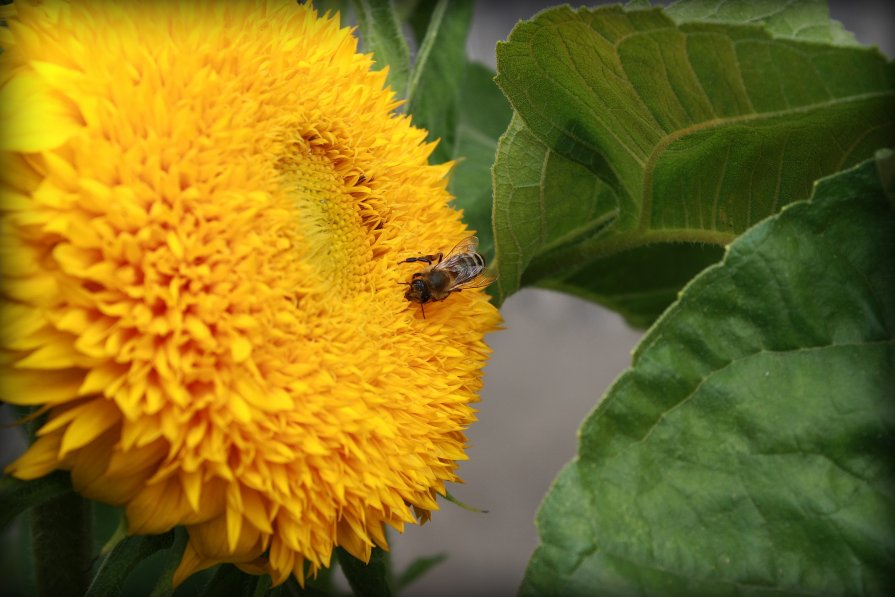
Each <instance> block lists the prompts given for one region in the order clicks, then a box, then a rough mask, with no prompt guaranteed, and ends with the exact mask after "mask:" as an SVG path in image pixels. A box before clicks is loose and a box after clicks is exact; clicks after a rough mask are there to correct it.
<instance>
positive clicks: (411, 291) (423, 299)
mask: <svg viewBox="0 0 895 597" xmlns="http://www.w3.org/2000/svg"><path fill="white" fill-rule="evenodd" d="M404 298H406V299H407V300H408V301H410V302H412V303H419V304H421V305H422V304H423V303H428V302H429V299H430V298H431V295H430V294H429V287H428V286H427V285H426V282H425V281H424V280H423V279H422V278H416V279H414V280H413V281H412V282H410V284H409V285H408V287H407V292H405V293H404Z"/></svg>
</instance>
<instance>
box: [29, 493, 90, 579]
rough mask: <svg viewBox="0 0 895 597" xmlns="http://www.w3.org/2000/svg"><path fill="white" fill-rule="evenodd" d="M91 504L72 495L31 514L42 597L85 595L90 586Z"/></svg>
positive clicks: (37, 575) (59, 497) (65, 496)
mask: <svg viewBox="0 0 895 597" xmlns="http://www.w3.org/2000/svg"><path fill="white" fill-rule="evenodd" d="M91 515H92V510H91V506H90V504H89V503H88V502H87V500H85V499H84V498H83V497H81V496H80V495H78V494H77V493H74V492H73V491H68V492H65V493H62V494H60V495H58V496H56V497H54V498H53V499H51V500H48V501H45V502H43V503H41V504H40V505H38V506H35V507H34V508H33V509H32V510H31V511H30V517H31V545H32V550H33V553H34V577H35V579H36V580H37V593H38V595H41V596H43V595H83V594H84V591H85V590H86V589H87V586H88V584H89V582H90V567H91V558H92V557H93V528H92V527H93V524H92V523H93V521H92V516H91Z"/></svg>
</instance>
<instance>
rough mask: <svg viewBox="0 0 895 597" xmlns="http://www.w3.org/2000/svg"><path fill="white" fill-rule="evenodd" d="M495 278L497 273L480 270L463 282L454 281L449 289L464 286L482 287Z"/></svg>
mask: <svg viewBox="0 0 895 597" xmlns="http://www.w3.org/2000/svg"><path fill="white" fill-rule="evenodd" d="M495 280H497V274H492V273H491V272H486V271H482V272H479V273H478V274H477V275H475V276H473V277H472V278H469V279H468V280H466V281H465V282H462V283H459V284H457V283H456V282H455V283H454V284H453V285H452V286H451V290H464V289H466V288H482V287H484V286H487V285H488V284H490V283H491V282H494V281H495Z"/></svg>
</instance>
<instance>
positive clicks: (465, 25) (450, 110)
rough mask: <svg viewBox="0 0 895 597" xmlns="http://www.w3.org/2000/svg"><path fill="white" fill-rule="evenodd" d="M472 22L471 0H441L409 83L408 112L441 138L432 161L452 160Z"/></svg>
mask: <svg viewBox="0 0 895 597" xmlns="http://www.w3.org/2000/svg"><path fill="white" fill-rule="evenodd" d="M471 22H472V1H471V0H451V1H448V0H438V2H437V3H436V4H435V6H434V8H433V9H432V13H431V17H430V19H429V24H428V28H427V30H426V35H425V37H424V38H423V41H422V42H421V43H420V49H419V51H418V52H417V55H416V61H415V62H414V64H413V69H412V70H411V73H410V79H409V81H408V84H407V111H408V112H409V113H410V114H411V115H412V116H413V124H415V125H416V126H419V127H422V128H424V129H426V130H427V131H429V140H430V141H435V140H437V139H438V140H440V141H439V144H438V146H437V147H436V148H435V151H434V152H433V153H432V156H431V158H430V161H431V162H432V163H442V162H446V161H447V160H449V159H451V157H453V156H452V153H451V150H452V149H453V146H454V142H455V135H456V128H457V122H458V114H457V95H458V92H457V90H458V89H459V87H460V84H461V82H462V80H463V73H464V70H465V69H466V35H467V33H468V32H469V25H470V23H471Z"/></svg>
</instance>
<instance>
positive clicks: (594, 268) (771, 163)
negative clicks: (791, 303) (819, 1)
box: [494, 2, 895, 323]
mask: <svg viewBox="0 0 895 597" xmlns="http://www.w3.org/2000/svg"><path fill="white" fill-rule="evenodd" d="M688 6H689V7H693V8H699V7H702V6H704V3H703V2H696V3H689V4H684V3H681V4H679V5H678V6H677V7H676V8H675V10H676V11H677V12H676V13H675V12H674V11H672V14H675V15H676V16H679V17H680V16H681V15H686V11H685V10H684V9H685V8H686V7H688ZM720 6H721V7H722V9H724V7H728V8H729V9H725V10H719V11H716V13H711V14H703V15H701V16H702V17H703V18H706V19H709V20H710V21H711V22H688V23H684V22H681V23H678V22H676V21H675V20H674V19H672V18H671V17H669V16H668V15H666V14H665V13H663V11H662V10H660V9H655V8H654V9H647V10H643V9H639V10H634V9H632V10H625V9H623V8H621V7H619V6H610V7H602V8H598V9H580V10H577V11H573V10H571V9H570V8H568V7H559V8H556V9H552V10H549V11H545V12H543V13H540V14H539V15H538V16H537V17H535V18H534V19H532V20H531V21H527V22H523V23H520V24H519V25H517V27H516V28H515V29H514V30H513V33H512V34H511V35H510V38H509V40H508V41H507V42H506V43H502V44H499V45H498V50H497V64H498V76H497V82H498V84H499V85H500V86H501V88H502V89H503V91H504V92H505V93H506V95H507V96H508V98H509V99H510V102H511V104H512V105H513V107H514V108H515V110H516V112H517V114H518V115H519V117H520V119H521V122H520V123H516V124H515V127H516V129H515V130H510V131H509V132H508V137H512V136H515V137H518V135H519V132H518V131H519V129H520V128H525V129H527V131H528V132H527V133H526V137H529V138H531V141H530V142H526V143H524V144H523V143H516V144H515V145H512V144H509V143H504V144H502V145H501V147H500V148H499V150H498V161H497V164H496V165H495V207H494V209H495V215H496V214H498V213H500V212H501V211H504V212H505V213H507V214H508V219H507V221H506V222H504V223H503V224H500V223H498V222H497V221H495V244H496V246H497V254H498V264H499V266H500V276H501V280H502V288H501V290H502V293H503V295H504V296H506V295H509V294H512V293H513V292H515V291H516V290H517V289H518V287H519V285H520V284H527V285H532V284H537V285H542V286H549V287H554V288H560V289H563V290H568V291H571V292H574V293H576V294H579V295H582V296H586V297H590V298H594V299H596V300H599V301H601V302H603V303H605V304H607V305H609V306H611V307H613V308H616V309H619V310H620V311H622V312H623V313H625V314H626V315H627V316H628V317H629V320H631V321H632V322H635V323H645V322H649V321H651V320H652V319H654V318H655V316H657V315H658V313H659V312H661V309H662V308H664V306H666V305H667V304H668V303H669V302H670V301H671V300H672V299H673V297H674V296H675V294H676V292H677V290H679V289H680V287H681V286H682V284H683V283H685V282H686V280H687V279H689V278H690V277H691V276H692V275H693V274H694V273H695V272H697V271H699V270H700V268H702V267H703V266H704V265H705V264H706V263H710V262H711V261H712V260H714V259H717V258H718V257H719V256H720V254H721V250H720V248H718V249H711V248H708V249H707V248H706V245H710V246H714V247H723V246H724V245H725V244H727V243H729V242H730V241H731V240H733V239H734V238H735V237H736V236H737V235H738V234H739V233H741V232H742V231H744V230H746V229H747V228H748V227H750V226H751V225H753V224H755V223H756V222H758V221H760V220H761V219H762V218H764V217H766V216H768V215H770V214H773V213H776V212H777V211H779V210H780V208H781V207H782V206H784V205H786V204H787V203H790V202H792V201H795V200H799V199H804V198H806V197H808V196H809V194H810V190H811V185H812V182H813V181H814V180H816V179H817V178H820V177H822V176H825V175H828V174H831V173H834V172H836V171H838V170H840V169H842V168H843V167H847V166H849V165H852V164H855V163H857V162H859V161H860V160H863V159H866V158H868V157H869V156H871V155H872V154H873V152H874V151H875V150H876V149H877V148H879V147H883V146H886V145H891V144H892V143H893V139H895V65H893V63H891V62H887V61H886V59H885V58H884V57H883V56H881V55H880V54H879V52H878V51H876V50H873V49H866V48H858V47H850V46H845V45H842V44H843V43H844V42H845V41H847V40H844V39H843V37H844V36H843V35H841V34H840V33H841V31H840V29H839V28H837V25H836V24H834V23H830V22H827V26H826V28H824V26H823V21H822V20H821V18H820V16H818V12H817V11H816V10H799V7H800V6H803V5H802V4H799V5H797V6H795V7H794V8H792V9H789V10H785V11H780V12H777V13H773V12H771V13H770V14H769V15H766V17H767V18H766V19H765V20H764V21H762V20H761V19H759V18H758V17H757V16H756V14H755V11H754V10H753V11H752V12H750V11H747V10H745V9H742V10H741V11H740V12H739V13H737V12H736V10H734V9H736V8H737V7H742V6H744V4H743V3H726V4H725V3H722V4H721V5H720ZM804 6H806V7H807V8H811V7H812V5H804ZM759 8H761V7H760V6H759ZM821 16H822V15H821ZM681 18H683V17H681ZM736 20H739V21H748V22H750V23H751V22H764V23H765V24H766V26H767V28H768V30H766V29H764V28H762V27H761V26H758V25H754V24H739V23H732V22H730V21H736ZM837 31H840V33H837ZM809 33H811V35H809ZM794 36H795V37H798V36H801V37H798V38H797V39H794V38H793V37H794ZM806 37H807V38H809V39H811V40H816V39H830V40H831V43H828V44H823V43H817V42H816V41H805V38H806ZM538 143H540V146H539V145H538ZM548 151H549V152H550V153H549V154H548ZM548 155H549V157H550V159H553V157H554V155H557V156H562V157H564V158H566V159H568V160H570V161H571V162H574V163H576V164H579V165H580V166H581V167H580V168H578V169H577V170H576V171H575V172H574V173H571V170H572V169H571V168H570V169H569V170H570V174H568V175H566V176H565V178H564V179H562V178H559V177H554V179H553V181H552V186H553V190H552V191H551V192H549V193H546V192H538V193H536V192H533V191H530V190H529V191H528V192H525V191H523V192H521V193H520V191H519V190H520V188H521V189H525V188H528V189H530V188H531V185H532V184H533V182H532V180H531V178H530V176H529V177H528V178H526V179H525V180H516V179H515V178H514V176H515V174H514V172H513V171H514V170H515V171H517V172H522V173H525V175H526V176H528V175H529V174H531V173H533V172H537V171H539V170H542V169H543V168H542V163H543V161H544V158H545V156H548ZM582 177H589V178H592V179H595V181H594V182H591V183H586V182H582V180H581V178H582ZM596 181H599V184H603V185H605V186H606V187H608V189H609V190H611V196H614V201H615V202H616V209H617V211H618V216H617V217H616V218H615V220H614V221H613V222H612V224H611V225H610V226H608V227H602V226H601V224H602V223H601V222H600V223H593V222H592V223H590V224H591V225H588V223H587V222H583V221H580V220H577V221H575V222H569V223H568V225H567V226H566V227H567V228H575V229H578V230H580V231H581V234H580V235H579V236H576V235H574V234H573V235H571V236H568V235H567V236H565V237H564V238H563V241H562V242H558V241H557V240H556V239H553V238H549V237H548V238H546V242H541V243H529V244H528V245H526V246H523V247H522V248H519V247H513V245H514V244H517V243H516V242H515V241H514V240H513V237H514V236H518V234H519V229H520V228H524V227H528V228H536V227H538V226H540V227H541V228H543V227H544V226H543V225H541V224H539V223H538V222H530V221H527V218H531V217H541V218H547V219H549V218H553V219H554V220H555V219H556V218H557V217H562V216H561V215H560V214H561V213H563V212H565V213H576V214H577V213H580V210H581V209H582V208H581V207H579V206H575V207H570V206H569V204H570V203H578V202H582V201H583V202H584V203H588V202H590V201H591V198H588V197H585V198H584V199H581V198H580V196H579V195H578V194H577V189H579V188H580V187H582V186H592V187H593V186H596V185H597V184H598V182H596ZM509 204H513V207H512V208H510V207H508V205H509ZM517 213H518V214H524V215H518V216H517ZM532 214H541V215H540V216H537V215H532ZM604 216H605V212H604V211H603V210H597V211H595V212H594V217H595V218H602V217H604ZM595 229H599V230H600V233H599V234H594V233H593V232H594V230H595ZM521 244H523V245H524V243H521ZM681 245H683V246H681ZM508 248H510V249H511V251H510V253H508V256H505V255H504V250H505V249H508ZM630 251H635V253H634V254H631V255H626V253H627V252H630ZM520 252H521V254H520ZM511 253H515V254H511ZM669 255H674V258H673V259H670V258H669ZM669 262H670V263H669ZM668 265H670V266H671V267H672V271H666V267H667V266H668ZM504 268H507V269H506V271H505V270H504ZM623 268H626V269H624V273H623V274H621V273H618V272H619V270H621V269H623ZM526 269H528V270H530V271H529V272H528V273H525V270H526ZM520 270H521V271H520ZM608 271H613V272H616V274H615V278H616V279H615V280H614V281H612V282H611V283H607V282H604V281H603V280H602V279H601V278H599V277H598V276H596V275H595V274H596V273H597V272H608ZM588 272H592V274H589V273H588ZM622 276H624V279H621V277H622ZM659 278H665V279H666V280H668V281H670V282H669V284H668V285H667V286H665V287H662V288H658V287H657V286H656V280H657V279H659Z"/></svg>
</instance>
